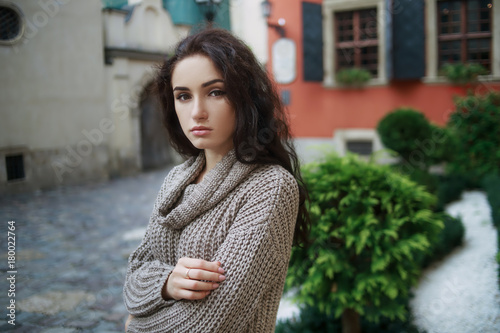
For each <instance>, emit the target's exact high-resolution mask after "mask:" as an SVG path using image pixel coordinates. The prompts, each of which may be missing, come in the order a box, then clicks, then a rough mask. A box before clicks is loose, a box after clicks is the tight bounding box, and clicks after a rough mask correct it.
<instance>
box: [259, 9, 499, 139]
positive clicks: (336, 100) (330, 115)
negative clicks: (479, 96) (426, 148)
mask: <svg viewBox="0 0 500 333" xmlns="http://www.w3.org/2000/svg"><path fill="white" fill-rule="evenodd" d="M271 2H272V13H271V17H270V18H269V22H271V23H277V22H278V19H279V18H284V19H285V20H286V24H285V31H286V37H287V38H291V39H293V40H294V41H295V43H296V46H297V78H296V79H295V80H294V82H292V83H290V84H286V85H281V84H280V85H278V87H279V88H280V89H287V90H289V91H290V97H291V98H290V105H289V106H288V110H289V112H290V118H291V125H292V130H293V133H294V135H295V136H296V137H332V136H333V132H334V130H335V129H337V128H375V127H376V126H377V123H378V122H379V121H380V119H382V117H383V116H384V115H385V114H387V113H388V112H390V111H391V110H393V109H395V108H397V107H401V106H408V107H412V108H415V109H418V110H420V111H422V112H423V113H425V115H426V116H427V117H428V118H429V119H430V120H431V121H432V122H434V123H436V124H439V125H444V124H445V123H446V120H447V118H448V115H449V113H450V112H451V111H453V109H454V106H453V97H454V96H455V95H464V94H465V93H466V89H465V88H463V87H457V86H451V85H447V84H424V83H422V82H420V81H418V80H415V81H392V82H391V83H390V84H389V85H387V86H378V87H366V88H364V89H361V90H356V89H338V88H336V89H328V88H323V86H322V84H321V82H317V83H316V82H304V81H303V57H302V0H272V1H271ZM307 2H311V3H318V4H321V3H322V0H308V1H307ZM268 37H269V38H268V40H269V50H270V51H269V52H271V50H272V45H273V43H274V42H275V41H276V40H277V39H278V38H279V34H278V33H277V32H276V31H275V30H274V29H272V28H270V29H269V30H268ZM267 66H268V71H269V73H272V56H271V54H269V62H268V64H267ZM480 88H481V89H482V90H488V89H495V90H500V83H495V84H493V85H489V86H482V87H480Z"/></svg>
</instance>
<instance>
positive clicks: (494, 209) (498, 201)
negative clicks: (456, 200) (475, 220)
mask: <svg viewBox="0 0 500 333" xmlns="http://www.w3.org/2000/svg"><path fill="white" fill-rule="evenodd" d="M483 188H484V189H485V190H486V194H487V195H488V202H489V204H490V207H491V218H492V220H493V224H494V225H495V227H496V228H497V245H498V253H497V256H496V259H497V262H498V264H499V265H500V175H499V174H489V175H487V176H486V177H485V178H484V179H483ZM498 283H499V285H500V267H499V268H498Z"/></svg>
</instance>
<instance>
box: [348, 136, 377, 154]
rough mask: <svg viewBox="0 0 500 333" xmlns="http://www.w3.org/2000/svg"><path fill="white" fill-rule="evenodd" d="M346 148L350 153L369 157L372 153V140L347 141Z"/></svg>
mask: <svg viewBox="0 0 500 333" xmlns="http://www.w3.org/2000/svg"><path fill="white" fill-rule="evenodd" d="M346 148H347V150H348V151H350V152H351V153H356V154H359V155H362V156H370V155H371V153H372V152H373V141H372V140H348V141H346Z"/></svg>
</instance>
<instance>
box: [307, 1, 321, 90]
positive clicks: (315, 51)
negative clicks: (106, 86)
mask: <svg viewBox="0 0 500 333" xmlns="http://www.w3.org/2000/svg"><path fill="white" fill-rule="evenodd" d="M322 20H323V16H322V14H321V4H316V3H310V2H302V52H303V55H304V81H323V23H322Z"/></svg>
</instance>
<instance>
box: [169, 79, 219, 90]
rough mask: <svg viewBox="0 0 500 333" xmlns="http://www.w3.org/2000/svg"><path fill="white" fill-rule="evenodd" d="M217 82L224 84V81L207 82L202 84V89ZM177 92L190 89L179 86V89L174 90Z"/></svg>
mask: <svg viewBox="0 0 500 333" xmlns="http://www.w3.org/2000/svg"><path fill="white" fill-rule="evenodd" d="M217 82H222V83H224V80H222V79H214V80H210V81H207V82H205V83H202V84H201V87H202V88H205V87H208V86H211V85H212V84H214V83H217ZM176 90H189V88H187V87H179V86H178V87H175V88H174V91H176Z"/></svg>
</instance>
